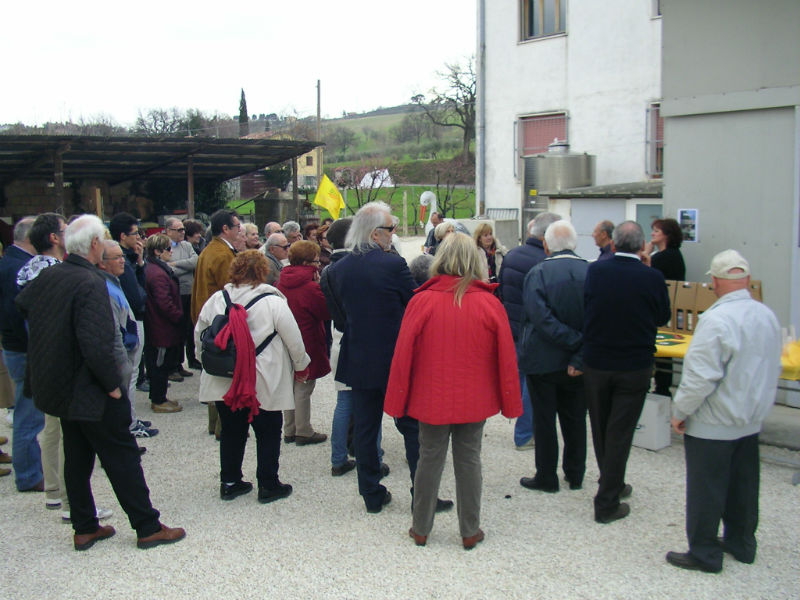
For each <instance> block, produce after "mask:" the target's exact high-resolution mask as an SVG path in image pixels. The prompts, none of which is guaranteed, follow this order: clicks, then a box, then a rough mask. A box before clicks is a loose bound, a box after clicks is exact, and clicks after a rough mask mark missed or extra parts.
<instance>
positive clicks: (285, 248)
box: [278, 244, 292, 250]
mask: <svg viewBox="0 0 800 600" xmlns="http://www.w3.org/2000/svg"><path fill="white" fill-rule="evenodd" d="M291 246H292V245H291V244H286V245H285V246H278V248H283V249H284V250H288V249H289V248H291Z"/></svg>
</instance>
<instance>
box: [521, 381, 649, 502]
mask: <svg viewBox="0 0 800 600" xmlns="http://www.w3.org/2000/svg"><path fill="white" fill-rule="evenodd" d="M652 373H653V369H652V368H651V367H647V368H646V369H639V370H637V371H601V370H599V369H592V368H590V367H586V368H584V385H585V386H586V401H587V403H588V405H589V420H590V421H591V423H592V440H593V441H594V454H595V457H596V458H597V466H598V468H599V469H600V485H599V487H598V489H597V495H596V496H595V497H594V513H595V517H596V518H605V517H607V516H609V515H611V514H613V513H614V512H615V511H616V510H617V507H618V506H619V494H620V492H621V491H622V488H623V487H624V486H625V468H626V467H627V464H628V455H629V454H630V451H631V443H632V442H633V433H634V431H635V430H636V424H637V423H638V422H639V417H640V416H641V414H642V407H643V406H644V399H645V396H647V390H648V389H649V388H650V376H651V375H652ZM537 444H538V440H537Z"/></svg>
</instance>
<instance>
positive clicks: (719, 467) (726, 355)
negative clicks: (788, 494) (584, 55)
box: [667, 250, 781, 573]
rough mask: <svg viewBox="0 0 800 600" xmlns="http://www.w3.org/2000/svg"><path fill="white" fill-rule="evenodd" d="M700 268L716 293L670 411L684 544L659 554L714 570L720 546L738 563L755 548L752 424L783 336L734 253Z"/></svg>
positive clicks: (757, 427)
mask: <svg viewBox="0 0 800 600" xmlns="http://www.w3.org/2000/svg"><path fill="white" fill-rule="evenodd" d="M708 274H710V275H711V279H712V281H713V283H714V293H715V294H716V295H717V297H718V298H719V300H717V301H716V302H715V303H714V304H713V305H712V306H711V307H710V308H709V309H708V310H707V311H706V312H705V313H703V315H702V316H701V317H700V320H699V323H698V325H697V329H696V330H695V333H694V337H693V339H692V343H691V345H690V347H689V350H688V352H687V353H686V358H685V360H684V363H683V375H682V378H681V385H680V387H679V388H678V391H677V393H676V395H675V398H674V408H673V417H672V427H673V429H674V430H675V432H677V433H679V434H685V435H684V450H685V454H686V536H687V538H688V540H689V552H686V553H680V552H668V553H667V562H669V563H670V564H672V565H674V566H676V567H680V568H683V569H692V570H697V571H705V572H707V573H718V572H719V571H721V570H722V553H723V552H728V553H729V554H732V555H733V557H734V558H735V559H736V560H738V561H739V562H743V563H752V562H753V561H754V560H755V557H756V537H755V532H756V527H757V526H758V484H759V467H760V465H759V456H758V434H759V432H760V431H761V423H762V422H763V420H764V418H765V417H766V416H767V414H768V413H769V411H770V408H771V407H772V403H773V402H774V401H775V393H776V388H777V384H778V376H779V375H780V372H781V338H780V326H779V325H778V320H777V319H776V318H775V315H774V313H773V312H772V311H771V310H770V309H769V308H768V307H767V306H765V305H764V304H762V303H761V302H757V301H756V300H753V299H752V297H751V296H750V291H749V285H750V265H749V264H748V262H747V261H746V260H745V259H744V257H743V256H742V255H741V254H739V253H738V252H736V251H735V250H725V251H724V252H720V253H719V254H717V255H716V256H715V257H714V258H713V260H712V261H711V269H710V270H709V271H708ZM720 519H722V522H723V525H724V530H723V537H722V538H717V531H718V529H719V522H720Z"/></svg>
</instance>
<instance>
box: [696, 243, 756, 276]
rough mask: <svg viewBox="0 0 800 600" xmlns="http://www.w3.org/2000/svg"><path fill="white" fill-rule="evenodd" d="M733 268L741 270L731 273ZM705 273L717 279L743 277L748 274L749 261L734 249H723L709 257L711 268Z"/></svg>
mask: <svg viewBox="0 0 800 600" xmlns="http://www.w3.org/2000/svg"><path fill="white" fill-rule="evenodd" d="M734 269H741V271H740V272H736V273H731V271H732V270H734ZM706 275H711V276H713V277H716V278H718V279H744V278H745V277H749V276H750V263H748V262H747V259H745V257H744V256H742V255H741V254H739V253H738V252H737V251H736V250H723V251H722V252H720V253H719V254H717V255H716V256H715V257H714V258H712V259H711V268H710V269H709V270H708V271H707V272H706Z"/></svg>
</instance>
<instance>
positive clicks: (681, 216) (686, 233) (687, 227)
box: [678, 208, 700, 242]
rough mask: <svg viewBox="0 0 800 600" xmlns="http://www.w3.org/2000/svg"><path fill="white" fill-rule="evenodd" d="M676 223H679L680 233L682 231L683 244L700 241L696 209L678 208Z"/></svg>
mask: <svg viewBox="0 0 800 600" xmlns="http://www.w3.org/2000/svg"><path fill="white" fill-rule="evenodd" d="M678 223H680V225H681V231H683V241H684V242H699V241H700V232H699V229H698V224H697V209H696V208H679V209H678Z"/></svg>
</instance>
